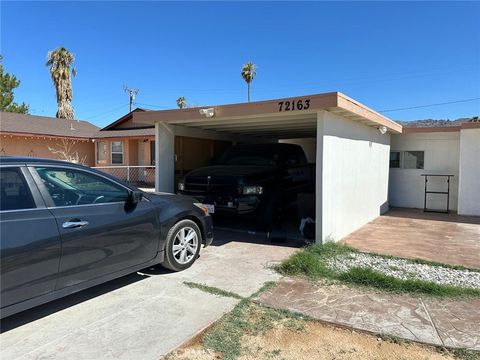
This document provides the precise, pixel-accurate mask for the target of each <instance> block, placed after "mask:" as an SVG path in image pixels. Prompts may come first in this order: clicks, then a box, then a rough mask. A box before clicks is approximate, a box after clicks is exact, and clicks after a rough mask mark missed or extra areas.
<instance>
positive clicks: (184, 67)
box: [1, 1, 480, 126]
mask: <svg viewBox="0 0 480 360" xmlns="http://www.w3.org/2000/svg"><path fill="white" fill-rule="evenodd" d="M479 18H480V3H478V2H466V3H459V2H455V3H453V2H452V3H449V2H439V3H435V2H422V3H411V2H399V3H396V2H366V3H363V2H335V3H325V2H303V3H299V2H264V3H260V2H244V3H235V2H205V3H201V2H195V3H188V2H176V3H169V2H135V3H133V2H6V1H2V4H1V53H2V55H3V57H4V60H3V63H4V66H5V69H6V70H7V71H8V72H10V73H13V74H15V75H16V76H17V77H18V78H19V79H20V80H21V86H20V88H19V89H18V90H17V91H16V100H17V101H20V102H21V101H25V102H27V103H28V104H30V107H31V113H32V114H37V115H44V116H55V112H56V101H55V91H54V88H53V86H52V83H51V80H50V77H49V73H48V70H47V68H46V67H45V59H46V54H47V51H48V50H52V49H54V48H56V47H58V46H65V47H67V48H68V49H69V50H70V51H72V52H73V53H74V54H75V56H76V69H77V76H76V77H75V78H74V79H73V90H74V102H73V104H74V108H75V111H76V117H77V118H80V119H85V120H89V121H91V122H93V123H95V124H97V125H100V126H101V125H106V124H107V123H109V122H111V121H113V120H115V119H117V118H118V117H120V116H122V115H123V114H125V113H127V112H128V96H127V95H126V94H125V93H124V91H123V85H124V84H127V85H129V86H131V87H135V88H138V89H140V93H139V95H138V97H137V99H136V102H137V104H136V105H137V106H139V107H145V108H151V109H163V108H173V107H175V99H176V98H177V97H178V96H185V97H186V98H187V102H188V103H189V104H192V105H214V104H226V103H237V102H244V101H246V96H247V90H246V84H245V83H244V81H243V80H242V78H241V77H240V68H241V66H242V64H243V63H245V62H247V61H249V60H251V61H253V62H254V63H255V64H257V65H258V72H257V77H256V78H255V79H254V81H253V84H252V100H264V99H272V98H278V97H288V96H295V95H304V94H314V93H321V92H328V91H341V92H343V93H345V94H347V95H349V96H351V97H353V98H355V99H356V100H358V101H360V102H362V103H364V104H366V105H368V106H370V107H372V108H373V109H375V110H377V111H380V110H389V109H397V108H405V107H414V106H418V105H426V104H436V103H442V102H449V101H456V100H464V99H472V98H479V97H480V31H479V27H478V19H479ZM479 113H480V101H478V100H477V101H470V102H462V103H457V104H449V105H442V106H433V107H426V108H418V109H410V110H403V111H391V112H385V113H384V114H385V115H387V116H389V117H390V118H392V119H396V120H412V119H425V118H437V119H445V118H447V119H448V118H450V119H455V118H458V117H470V116H475V115H478V114H479Z"/></svg>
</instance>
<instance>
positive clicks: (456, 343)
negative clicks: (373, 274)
mask: <svg viewBox="0 0 480 360" xmlns="http://www.w3.org/2000/svg"><path fill="white" fill-rule="evenodd" d="M257 301H258V302H260V303H262V304H264V305H267V306H271V307H274V308H279V309H288V310H290V311H295V312H299V313H303V314H306V315H309V316H311V317H313V318H315V319H318V320H321V321H325V322H329V323H332V324H335V325H340V326H346V327H349V328H353V329H358V330H363V331H367V332H371V333H375V334H386V335H391V336H398V337H401V338H404V339H408V340H413V341H418V342H422V343H427V344H431V345H436V346H448V347H457V348H468V349H474V350H480V327H479V326H478V324H480V313H479V312H478V309H480V299H467V300H438V299H431V298H417V297H412V296H408V295H398V294H386V293H380V292H374V291H367V290H361V289H358V288H349V287H346V286H343V285H337V284H335V285H333V284H325V283H313V282H311V281H308V280H301V279H283V280H282V281H280V283H279V285H278V286H277V287H275V288H273V289H271V290H268V291H266V292H265V293H263V294H261V295H260V296H259V298H258V299H257Z"/></svg>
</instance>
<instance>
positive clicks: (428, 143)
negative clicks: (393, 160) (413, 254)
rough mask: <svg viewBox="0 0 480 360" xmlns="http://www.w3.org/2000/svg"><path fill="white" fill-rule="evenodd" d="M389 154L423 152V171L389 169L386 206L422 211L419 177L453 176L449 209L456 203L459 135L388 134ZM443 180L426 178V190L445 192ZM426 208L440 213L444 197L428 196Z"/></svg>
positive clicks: (435, 133)
mask: <svg viewBox="0 0 480 360" xmlns="http://www.w3.org/2000/svg"><path fill="white" fill-rule="evenodd" d="M391 151H424V152H425V154H424V169H390V183H389V203H390V206H396V207H407V208H419V209H423V203H424V192H425V180H424V177H422V176H421V174H425V173H427V174H432V173H435V174H453V175H455V177H453V178H452V179H451V182H450V206H449V208H450V210H456V209H457V204H458V174H459V172H458V169H459V154H460V134H459V132H458V131H457V132H431V133H410V134H408V133H407V134H401V135H397V134H395V135H392V142H391ZM446 186H447V184H446V180H445V178H443V177H442V178H432V177H430V178H429V189H431V190H434V191H445V190H446ZM427 207H428V208H431V209H439V210H440V209H441V210H444V209H445V207H446V196H445V195H435V194H433V195H428V197H427Z"/></svg>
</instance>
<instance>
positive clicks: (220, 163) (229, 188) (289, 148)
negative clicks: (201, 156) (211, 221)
mask: <svg viewBox="0 0 480 360" xmlns="http://www.w3.org/2000/svg"><path fill="white" fill-rule="evenodd" d="M314 174H315V165H314V164H308V163H307V158H306V157H305V153H304V152H303V149H302V147H301V146H299V145H294V144H286V143H270V144H249V145H237V146H232V147H231V148H229V149H227V150H226V152H225V153H224V154H223V155H222V156H221V157H220V158H219V159H218V160H216V161H215V162H214V163H213V164H212V165H211V166H207V167H202V168H199V169H195V170H193V171H191V172H189V173H188V174H186V175H185V177H184V179H183V180H182V181H180V182H179V184H178V193H180V194H185V195H189V196H192V197H194V198H196V199H198V200H199V201H201V202H202V203H203V204H206V205H208V206H209V209H210V212H211V213H215V214H232V215H242V214H253V215H255V218H256V219H257V220H258V221H259V223H260V224H262V225H265V226H270V225H272V223H273V222H274V220H275V218H277V217H278V216H279V215H280V213H281V211H282V209H283V208H284V207H285V205H286V204H288V203H291V202H293V201H295V200H296V197H297V194H298V193H300V192H305V191H311V189H312V188H314V184H315V180H314V177H315V176H314Z"/></svg>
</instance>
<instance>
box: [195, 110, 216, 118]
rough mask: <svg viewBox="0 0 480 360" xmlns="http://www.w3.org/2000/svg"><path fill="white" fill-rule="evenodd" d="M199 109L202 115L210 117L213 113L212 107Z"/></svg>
mask: <svg viewBox="0 0 480 360" xmlns="http://www.w3.org/2000/svg"><path fill="white" fill-rule="evenodd" d="M199 111H200V115H204V116H205V117H207V118H211V117H213V116H214V115H215V109H214V108H206V109H200V110H199Z"/></svg>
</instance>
